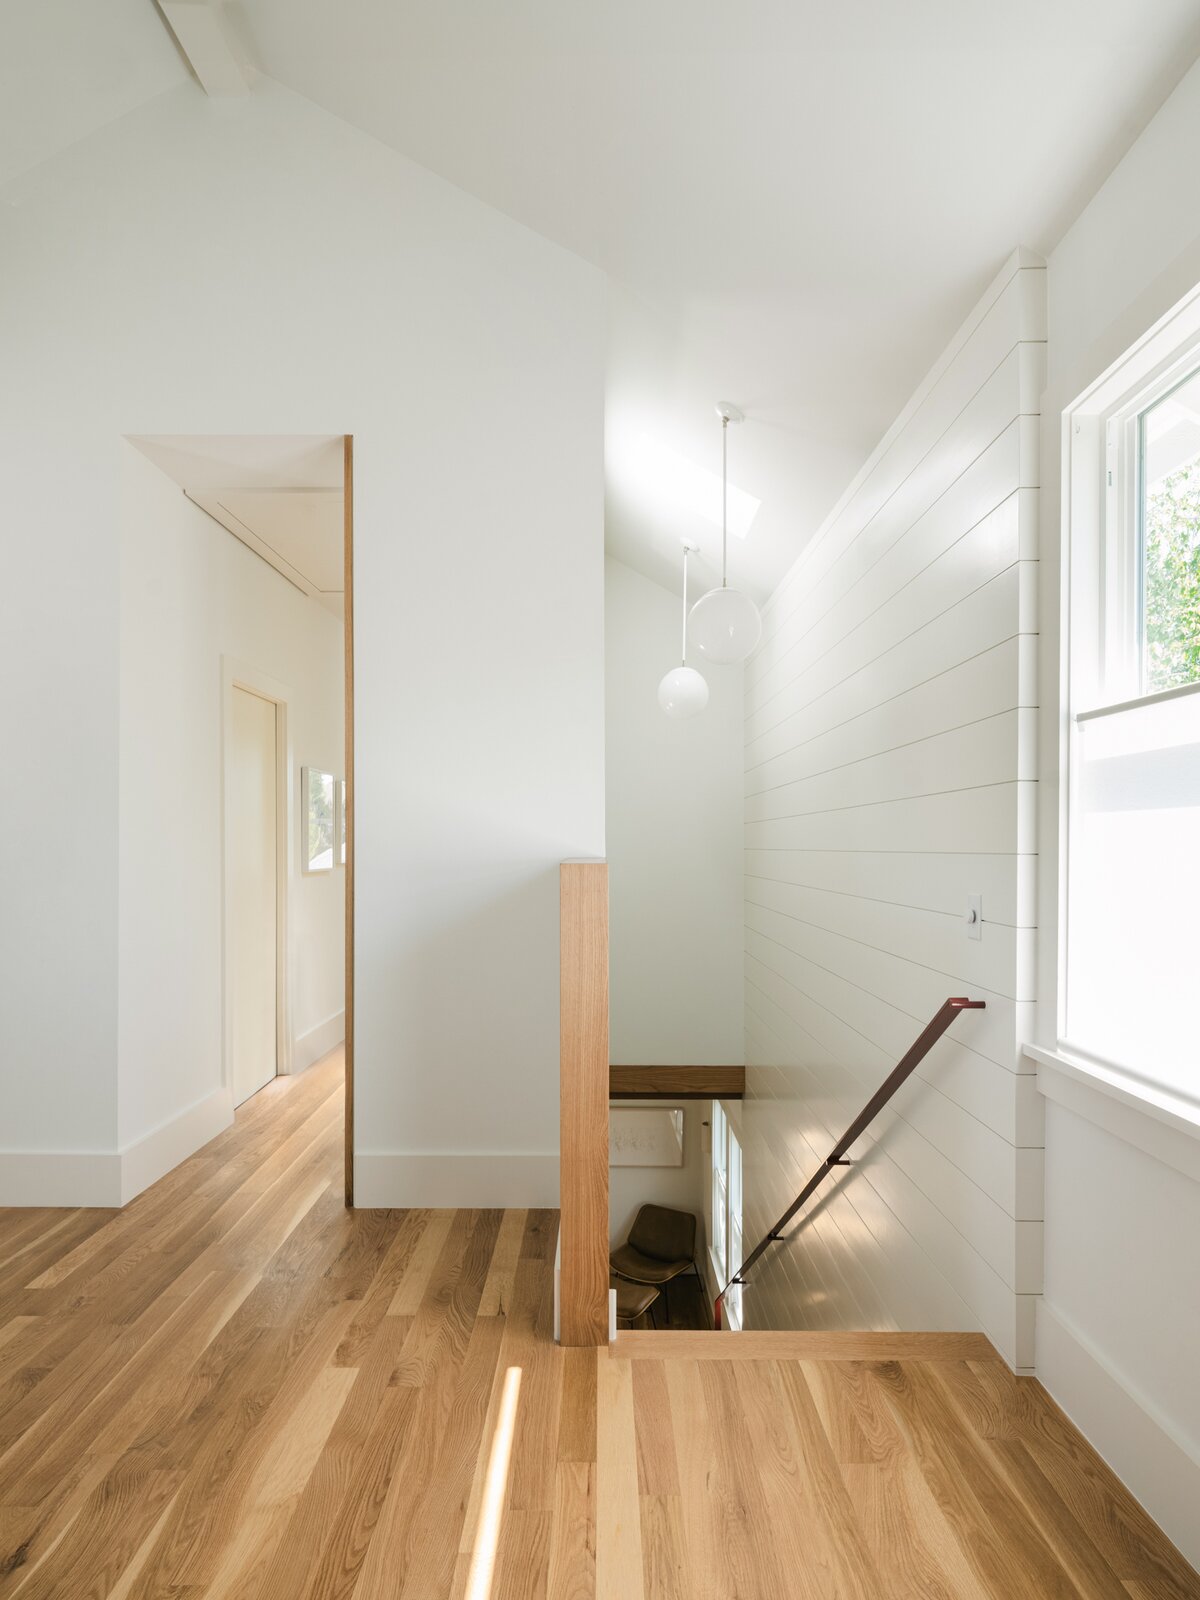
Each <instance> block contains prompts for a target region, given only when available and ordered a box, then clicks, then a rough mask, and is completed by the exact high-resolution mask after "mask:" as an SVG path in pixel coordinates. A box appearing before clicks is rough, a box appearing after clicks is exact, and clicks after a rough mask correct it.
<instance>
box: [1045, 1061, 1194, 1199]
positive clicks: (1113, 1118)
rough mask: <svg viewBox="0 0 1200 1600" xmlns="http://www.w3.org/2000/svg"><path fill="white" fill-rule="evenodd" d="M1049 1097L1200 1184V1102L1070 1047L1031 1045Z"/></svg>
mask: <svg viewBox="0 0 1200 1600" xmlns="http://www.w3.org/2000/svg"><path fill="white" fill-rule="evenodd" d="M1025 1054H1026V1055H1027V1056H1028V1057H1029V1059H1030V1060H1031V1061H1033V1062H1035V1063H1036V1064H1037V1083H1038V1089H1039V1090H1040V1091H1041V1093H1042V1094H1044V1095H1045V1097H1046V1098H1047V1100H1052V1101H1054V1102H1055V1103H1056V1104H1058V1105H1062V1106H1065V1107H1066V1108H1067V1109H1068V1110H1069V1111H1073V1112H1075V1113H1076V1114H1077V1115H1079V1116H1082V1117H1086V1118H1087V1119H1088V1121H1090V1122H1094V1123H1095V1124H1096V1125H1097V1126H1098V1127H1101V1128H1104V1129H1105V1130H1106V1131H1107V1132H1109V1133H1113V1134H1115V1135H1116V1136H1117V1137H1118V1138H1120V1139H1124V1140H1125V1141H1126V1143H1127V1144H1132V1145H1135V1146H1137V1148H1138V1149H1140V1150H1144V1151H1145V1152H1146V1154H1147V1155H1150V1156H1153V1157H1154V1158H1155V1159H1156V1160H1158V1161H1163V1162H1166V1164H1167V1165H1168V1166H1172V1167H1174V1168H1175V1169H1176V1171H1178V1172H1182V1173H1183V1174H1184V1176H1185V1177H1188V1178H1192V1179H1194V1180H1195V1181H1196V1182H1198V1183H1200V1107H1197V1106H1194V1105H1192V1104H1190V1103H1189V1102H1188V1101H1186V1100H1183V1099H1181V1098H1179V1097H1178V1096H1177V1095H1173V1094H1171V1093H1170V1092H1169V1091H1168V1090H1166V1089H1155V1088H1152V1087H1151V1086H1150V1085H1149V1084H1144V1083H1141V1082H1139V1081H1138V1080H1137V1079H1136V1078H1131V1077H1129V1076H1127V1075H1126V1074H1124V1073H1122V1072H1120V1071H1118V1070H1117V1069H1116V1068H1114V1067H1109V1066H1103V1065H1101V1064H1100V1063H1099V1062H1095V1061H1089V1060H1088V1059H1087V1058H1086V1057H1084V1056H1078V1055H1073V1054H1072V1053H1071V1052H1069V1051H1066V1050H1061V1049H1060V1050H1047V1049H1045V1048H1044V1047H1043V1046H1042V1045H1036V1044H1027V1045H1026V1046H1025Z"/></svg>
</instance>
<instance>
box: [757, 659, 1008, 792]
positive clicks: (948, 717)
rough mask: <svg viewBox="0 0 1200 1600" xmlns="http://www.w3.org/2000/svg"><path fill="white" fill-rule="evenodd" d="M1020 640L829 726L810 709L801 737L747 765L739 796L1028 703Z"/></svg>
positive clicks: (775, 786)
mask: <svg viewBox="0 0 1200 1600" xmlns="http://www.w3.org/2000/svg"><path fill="white" fill-rule="evenodd" d="M1021 645H1022V639H1021V636H1019V635H1018V636H1017V637H1016V638H1011V639H1006V640H1004V642H1003V643H1001V644H998V645H996V646H994V647H993V648H992V649H991V650H985V651H983V652H982V653H981V654H980V655H976V656H972V657H971V658H970V659H969V660H967V661H963V662H959V663H956V664H955V665H954V666H952V667H949V668H948V669H947V670H946V671H945V672H941V673H938V675H937V676H936V677H934V678H930V679H928V680H926V682H924V683H921V684H918V685H917V687H916V688H915V689H907V690H905V691H904V692H903V693H901V694H897V695H892V696H891V697H889V698H888V699H886V700H885V701H884V702H883V704H882V705H876V706H872V707H871V708H870V710H868V711H864V712H860V713H859V714H858V715H857V716H854V717H850V718H848V719H846V720H845V721H841V722H837V723H835V724H834V725H833V726H830V727H827V726H825V725H824V719H821V718H819V717H817V716H814V717H813V718H812V720H811V721H810V722H809V724H808V727H809V731H808V732H807V734H806V735H805V737H803V738H802V739H799V740H798V741H797V742H796V743H795V744H793V745H791V746H790V747H789V748H788V749H786V750H784V751H782V752H781V753H780V754H779V755H777V756H773V757H771V758H770V760H767V761H761V762H759V763H758V764H757V765H756V766H753V767H749V768H747V770H746V780H745V788H746V794H747V796H750V795H756V794H762V793H764V792H766V791H768V790H771V789H777V788H779V787H781V786H782V785H784V784H787V783H794V782H796V781H797V780H798V779H801V778H807V777H810V776H811V775H813V774H815V773H820V772H831V771H833V770H834V769H836V768H838V767H844V766H848V765H849V764H850V763H851V762H854V761H863V760H866V759H868V758H870V757H872V756H877V755H881V754H884V753H886V752H887V751H889V750H898V749H903V748H904V747H905V746H906V745H913V744H916V743H918V742H919V741H921V740H924V739H932V738H935V737H937V735H939V734H942V733H950V732H952V731H953V730H954V729H956V728H961V727H964V726H968V725H969V724H971V723H974V722H983V721H985V720H987V719H988V718H991V717H995V716H999V715H1000V713H1001V712H1004V711H1011V710H1013V709H1021V710H1024V709H1029V710H1035V709H1036V707H1033V706H1029V707H1026V706H1023V705H1021V703H1020V685H1021V667H1020V651H1021ZM1014 702H1015V705H1014ZM1016 775H1017V776H1020V775H1021V774H1016Z"/></svg>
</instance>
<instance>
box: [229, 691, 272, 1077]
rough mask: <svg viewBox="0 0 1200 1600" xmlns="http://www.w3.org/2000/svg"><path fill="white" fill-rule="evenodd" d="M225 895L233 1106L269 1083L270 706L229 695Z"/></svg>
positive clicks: (267, 702)
mask: <svg viewBox="0 0 1200 1600" xmlns="http://www.w3.org/2000/svg"><path fill="white" fill-rule="evenodd" d="M225 781H226V784H227V785H228V799H227V803H228V810H227V813H226V815H227V817H228V828H229V837H228V839H227V840H226V846H225V847H226V850H227V851H228V853H229V875H228V880H227V881H228V886H229V887H228V892H229V895H230V906H229V920H228V927H229V938H230V942H231V946H232V948H231V951H230V955H231V961H230V990H231V992H230V995H229V1004H230V1006H231V1008H232V1009H231V1023H232V1027H231V1035H232V1047H233V1048H232V1064H231V1082H232V1086H233V1101H234V1104H235V1105H239V1106H240V1105H241V1103H242V1101H243V1100H248V1099H249V1097H250V1096H251V1095H252V1094H255V1093H256V1092H257V1091H258V1090H259V1089H261V1088H262V1087H263V1085H264V1084H265V1083H267V1082H269V1080H270V1079H271V1078H273V1077H274V1076H275V1065H276V1057H277V1044H276V1036H275V1027H276V984H277V978H276V949H277V945H276V915H277V901H276V881H275V874H276V871H277V862H278V856H277V852H276V833H275V830H276V818H277V814H278V813H277V799H276V793H275V705H274V702H273V701H271V700H263V699H261V698H260V697H259V696H258V695H256V694H250V693H248V692H247V691H246V690H245V689H238V688H235V689H234V690H233V712H232V723H231V727H230V737H229V743H228V770H227V773H226V779H225Z"/></svg>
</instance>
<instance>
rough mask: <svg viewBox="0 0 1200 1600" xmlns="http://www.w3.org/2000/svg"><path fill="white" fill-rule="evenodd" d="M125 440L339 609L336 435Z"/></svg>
mask: <svg viewBox="0 0 1200 1600" xmlns="http://www.w3.org/2000/svg"><path fill="white" fill-rule="evenodd" d="M130 443H131V444H133V445H136V446H137V448H138V449H139V450H140V451H141V452H142V453H143V455H146V456H148V457H149V458H150V460H151V461H153V462H154V464H155V466H157V467H159V468H160V469H161V470H162V471H163V472H165V473H166V474H167V476H168V477H169V478H173V479H174V481H175V482H176V483H177V484H178V485H179V486H180V488H181V489H182V490H183V491H184V492H185V494H187V495H188V497H189V498H190V499H192V500H194V501H195V502H196V504H197V505H198V506H200V507H201V508H202V509H203V510H205V511H207V512H208V514H209V515H210V516H211V517H213V518H215V519H216V521H218V522H219V523H220V524H221V525H222V527H225V528H228V530H229V532H230V533H232V534H233V535H234V537H235V538H238V539H240V540H241V541H242V543H243V544H245V545H248V546H249V547H250V549H251V550H253V551H254V552H255V554H256V555H260V556H261V557H262V558H263V560H264V561H266V562H268V563H269V564H270V565H271V566H273V567H274V568H275V570H276V571H277V572H279V573H281V574H282V576H283V577H285V578H286V579H287V580H288V581H289V583H292V584H294V585H295V586H296V587H297V588H298V589H300V590H302V591H303V592H304V593H305V594H307V595H310V596H311V597H312V598H313V599H314V600H316V601H317V603H318V604H319V605H322V606H324V607H325V609H326V610H327V611H331V612H332V613H333V614H334V616H336V617H340V616H341V615H342V598H343V595H342V584H343V558H342V550H343V506H342V485H343V471H342V462H343V444H342V436H341V434H335V435H312V434H302V435H295V434H288V435H284V434H272V435H265V436H258V437H256V436H251V435H224V436H222V435H206V436H188V437H179V436H169V435H166V434H154V435H147V434H143V435H139V436H137V437H132V438H131V439H130Z"/></svg>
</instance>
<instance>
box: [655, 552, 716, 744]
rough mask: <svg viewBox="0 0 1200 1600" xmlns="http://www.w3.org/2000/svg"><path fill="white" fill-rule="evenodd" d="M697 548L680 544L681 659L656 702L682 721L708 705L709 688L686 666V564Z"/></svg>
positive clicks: (666, 679) (659, 690)
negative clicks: (681, 555) (681, 590)
mask: <svg viewBox="0 0 1200 1600" xmlns="http://www.w3.org/2000/svg"><path fill="white" fill-rule="evenodd" d="M697 548H698V547H697V546H696V545H694V544H689V543H688V541H687V540H686V539H685V540H684V541H683V657H682V661H681V663H680V665H679V666H677V667H672V669H671V671H670V672H668V673H667V675H666V677H665V678H664V679H663V681H662V682H661V683H660V684H659V686H658V703H659V705H660V706H661V707H662V708H663V710H664V711H665V712H666V713H667V715H668V716H669V717H675V718H676V719H677V720H678V721H680V722H682V721H683V719H684V718H685V717H694V716H695V715H696V713H697V712H698V711H703V710H704V708H705V706H706V705H707V704H708V685H707V683H705V681H704V679H703V678H702V677H701V676H700V674H699V673H698V672H697V671H696V669H695V667H689V666H688V664H687V630H688V603H687V561H688V556H689V554H691V553H692V552H694V551H695V550H696V549H697Z"/></svg>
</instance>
